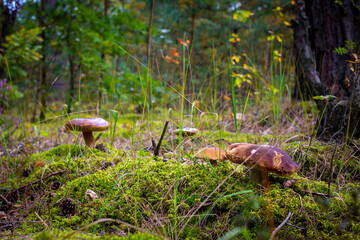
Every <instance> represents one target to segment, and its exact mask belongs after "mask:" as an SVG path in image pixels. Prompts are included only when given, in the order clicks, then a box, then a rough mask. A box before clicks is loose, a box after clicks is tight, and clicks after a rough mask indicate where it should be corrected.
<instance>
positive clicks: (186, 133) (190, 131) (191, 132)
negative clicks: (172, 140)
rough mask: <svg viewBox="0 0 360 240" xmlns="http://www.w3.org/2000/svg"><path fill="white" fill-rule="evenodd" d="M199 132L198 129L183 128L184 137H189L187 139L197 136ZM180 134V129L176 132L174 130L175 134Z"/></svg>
mask: <svg viewBox="0 0 360 240" xmlns="http://www.w3.org/2000/svg"><path fill="white" fill-rule="evenodd" d="M198 131H199V130H198V129H197V128H187V127H186V128H183V129H182V132H181V133H182V134H181V135H182V136H187V137H189V136H193V135H195V134H196V133H197V132H198ZM179 132H180V129H176V130H174V132H173V133H174V134H178V133H179Z"/></svg>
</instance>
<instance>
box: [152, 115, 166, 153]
mask: <svg viewBox="0 0 360 240" xmlns="http://www.w3.org/2000/svg"><path fill="white" fill-rule="evenodd" d="M168 124H169V120H166V123H165V126H164V129H163V131H162V133H161V137H160V140H159V142H158V145H157V146H156V148H155V149H154V156H155V157H157V156H159V150H160V146H161V142H162V140H163V138H164V135H165V132H166V128H167V126H168Z"/></svg>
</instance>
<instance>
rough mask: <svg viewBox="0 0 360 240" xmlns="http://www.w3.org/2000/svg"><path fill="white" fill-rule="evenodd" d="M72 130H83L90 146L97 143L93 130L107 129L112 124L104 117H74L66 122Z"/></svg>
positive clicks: (66, 125) (67, 126)
mask: <svg viewBox="0 0 360 240" xmlns="http://www.w3.org/2000/svg"><path fill="white" fill-rule="evenodd" d="M65 127H66V128H67V129H69V130H70V131H81V132H82V133H83V137H84V140H85V144H86V146H88V147H92V146H93V145H94V143H95V140H94V136H93V134H92V132H98V131H105V130H106V129H108V128H109V127H110V124H109V123H108V122H107V121H106V120H104V119H102V118H74V119H72V120H71V121H69V122H67V123H66V124H65Z"/></svg>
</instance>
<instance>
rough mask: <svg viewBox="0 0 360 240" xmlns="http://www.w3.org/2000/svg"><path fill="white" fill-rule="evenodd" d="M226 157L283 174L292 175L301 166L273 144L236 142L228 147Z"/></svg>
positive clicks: (239, 162) (235, 161) (236, 161)
mask: <svg viewBox="0 0 360 240" xmlns="http://www.w3.org/2000/svg"><path fill="white" fill-rule="evenodd" d="M226 157H227V158H228V159H229V160H230V161H232V162H234V163H238V164H241V163H243V164H245V165H247V166H254V167H256V168H261V169H267V171H269V172H273V173H276V174H279V175H282V176H285V175H291V174H293V173H295V172H296V171H297V170H298V168H299V167H298V165H297V164H296V163H295V162H294V161H293V160H292V159H291V157H290V156H289V155H288V154H287V153H286V152H284V151H283V150H281V149H280V148H277V147H274V146H271V145H256V144H248V143H234V144H231V145H230V146H229V147H228V148H227V150H226Z"/></svg>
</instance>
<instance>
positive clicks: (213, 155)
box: [194, 147, 226, 166]
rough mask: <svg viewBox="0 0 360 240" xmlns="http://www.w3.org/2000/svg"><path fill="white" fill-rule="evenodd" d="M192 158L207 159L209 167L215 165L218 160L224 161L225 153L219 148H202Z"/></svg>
mask: <svg viewBox="0 0 360 240" xmlns="http://www.w3.org/2000/svg"><path fill="white" fill-rule="evenodd" d="M194 157H196V158H200V159H209V161H210V163H211V165H213V166H214V165H216V164H217V161H218V160H225V159H226V152H225V151H224V150H222V149H220V148H216V147H208V148H204V149H202V150H201V152H199V153H198V154H196V155H195V156H194Z"/></svg>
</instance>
